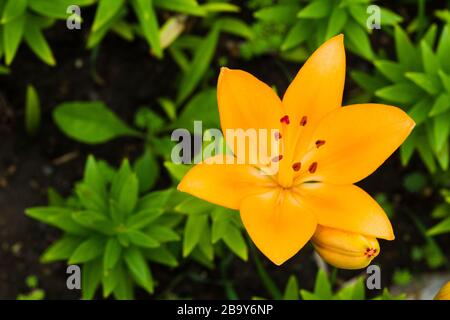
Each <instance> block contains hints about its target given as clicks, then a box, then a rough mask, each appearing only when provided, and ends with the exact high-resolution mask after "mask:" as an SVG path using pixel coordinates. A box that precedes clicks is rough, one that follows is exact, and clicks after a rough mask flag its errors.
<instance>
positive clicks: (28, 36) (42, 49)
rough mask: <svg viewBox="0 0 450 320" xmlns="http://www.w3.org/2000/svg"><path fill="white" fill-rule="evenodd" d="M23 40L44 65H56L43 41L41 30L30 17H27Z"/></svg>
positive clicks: (46, 44)
mask: <svg viewBox="0 0 450 320" xmlns="http://www.w3.org/2000/svg"><path fill="white" fill-rule="evenodd" d="M24 38H25V41H26V43H27V44H28V46H29V47H30V49H31V50H32V51H33V52H34V53H35V54H36V55H37V56H38V57H39V58H40V59H41V60H42V61H43V62H45V63H46V64H48V65H50V66H55V65H56V60H55V58H54V56H53V53H52V50H51V49H50V46H49V45H48V43H47V40H45V37H44V35H43V33H42V30H41V28H40V27H39V25H38V24H37V22H36V19H33V17H32V16H27V22H26V24H25V33H24Z"/></svg>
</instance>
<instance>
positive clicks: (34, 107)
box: [25, 85, 41, 136]
mask: <svg viewBox="0 0 450 320" xmlns="http://www.w3.org/2000/svg"><path fill="white" fill-rule="evenodd" d="M25 100H26V101H25V128H26V130H27V133H28V134H29V135H31V136H33V135H35V134H36V132H37V131H38V130H39V126H40V123H41V104H40V101H39V96H38V94H37V92H36V89H35V88H34V87H33V86H32V85H28V87H27V95H26V99H25Z"/></svg>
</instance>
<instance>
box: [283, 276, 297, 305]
mask: <svg viewBox="0 0 450 320" xmlns="http://www.w3.org/2000/svg"><path fill="white" fill-rule="evenodd" d="M299 292H300V290H299V288H298V281H297V278H296V277H295V276H293V275H292V276H290V277H289V280H288V283H287V285H286V289H285V290H284V295H283V300H299V299H300V296H299Z"/></svg>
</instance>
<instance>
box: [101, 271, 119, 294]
mask: <svg viewBox="0 0 450 320" xmlns="http://www.w3.org/2000/svg"><path fill="white" fill-rule="evenodd" d="M121 272H123V271H122V267H121V266H120V265H119V266H118V267H116V268H114V269H111V270H107V271H104V272H103V277H102V286H103V298H107V297H108V296H109V295H110V294H111V293H112V292H113V291H114V289H115V288H116V287H117V285H118V283H119V277H120V276H121V275H120V273H121Z"/></svg>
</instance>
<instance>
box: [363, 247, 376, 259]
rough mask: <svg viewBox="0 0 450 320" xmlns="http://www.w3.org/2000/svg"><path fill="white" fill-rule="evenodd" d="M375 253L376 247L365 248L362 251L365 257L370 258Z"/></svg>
mask: <svg viewBox="0 0 450 320" xmlns="http://www.w3.org/2000/svg"><path fill="white" fill-rule="evenodd" d="M376 253H377V249H374V248H367V249H366V252H364V255H366V256H367V258H372V257H373V256H374V255H375V254H376Z"/></svg>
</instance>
